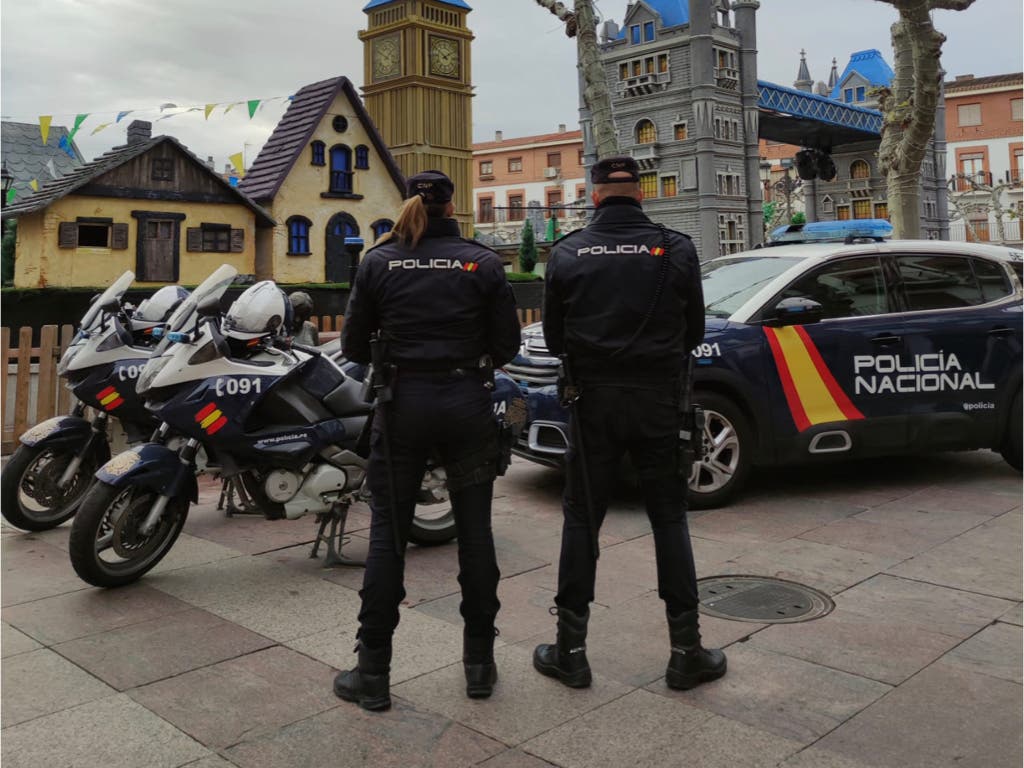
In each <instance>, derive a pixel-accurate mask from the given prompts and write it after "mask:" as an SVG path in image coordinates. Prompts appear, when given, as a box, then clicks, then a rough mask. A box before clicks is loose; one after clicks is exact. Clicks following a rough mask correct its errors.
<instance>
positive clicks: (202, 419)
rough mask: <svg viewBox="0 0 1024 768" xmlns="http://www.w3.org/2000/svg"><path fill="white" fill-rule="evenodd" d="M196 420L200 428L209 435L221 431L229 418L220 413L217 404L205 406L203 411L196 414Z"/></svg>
mask: <svg viewBox="0 0 1024 768" xmlns="http://www.w3.org/2000/svg"><path fill="white" fill-rule="evenodd" d="M195 419H196V421H197V422H198V423H199V426H200V428H201V429H202V430H203V431H204V432H206V434H208V435H212V434H214V433H216V432H217V431H219V430H220V429H221V427H223V426H224V425H225V424H227V423H228V418H227V416H225V415H224V414H223V413H221V412H220V409H219V408H217V404H216V403H209V404H208V405H206V406H204V407H203V409H202V410H201V411H199V413H197V414H196V416H195Z"/></svg>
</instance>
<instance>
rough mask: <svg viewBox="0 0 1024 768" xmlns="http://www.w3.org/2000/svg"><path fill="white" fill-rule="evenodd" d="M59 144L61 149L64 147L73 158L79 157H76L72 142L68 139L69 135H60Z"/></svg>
mask: <svg viewBox="0 0 1024 768" xmlns="http://www.w3.org/2000/svg"><path fill="white" fill-rule="evenodd" d="M59 146H60V148H61V149H63V150H64V151H65V152H66V153H67V155H68V157H70V158H71V159H72V160H75V159H77V158H76V157H75V150H74V149H72V147H71V142H70V141H68V137H67V136H61V137H60V142H59Z"/></svg>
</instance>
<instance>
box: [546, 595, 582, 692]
mask: <svg viewBox="0 0 1024 768" xmlns="http://www.w3.org/2000/svg"><path fill="white" fill-rule="evenodd" d="M552 613H554V614H555V615H557V616H558V637H557V639H556V641H555V644H554V645H550V644H546V643H545V644H543V645H538V646H537V647H536V648H535V649H534V651H533V668H534V669H536V670H537V671H538V672H540V673H541V674H542V675H547V676H548V677H557V678H558V679H559V681H560V682H562V683H563V684H565V685H567V686H569V687H570V688H588V687H589V686H590V664H589V663H588V662H587V621H588V620H589V619H590V611H589V610H586V611H584V612H583V613H582V614H575V613H573V612H572V611H570V610H568V609H567V608H558V609H557V610H553V611H552Z"/></svg>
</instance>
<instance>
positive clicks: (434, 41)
mask: <svg viewBox="0 0 1024 768" xmlns="http://www.w3.org/2000/svg"><path fill="white" fill-rule="evenodd" d="M430 74H432V75H440V76H441V77H458V76H459V43H458V41H456V40H451V39H449V38H447V37H431V38H430Z"/></svg>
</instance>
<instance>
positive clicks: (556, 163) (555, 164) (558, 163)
mask: <svg viewBox="0 0 1024 768" xmlns="http://www.w3.org/2000/svg"><path fill="white" fill-rule="evenodd" d="M548 168H558V169H559V170H561V168H562V153H561V152H548Z"/></svg>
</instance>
